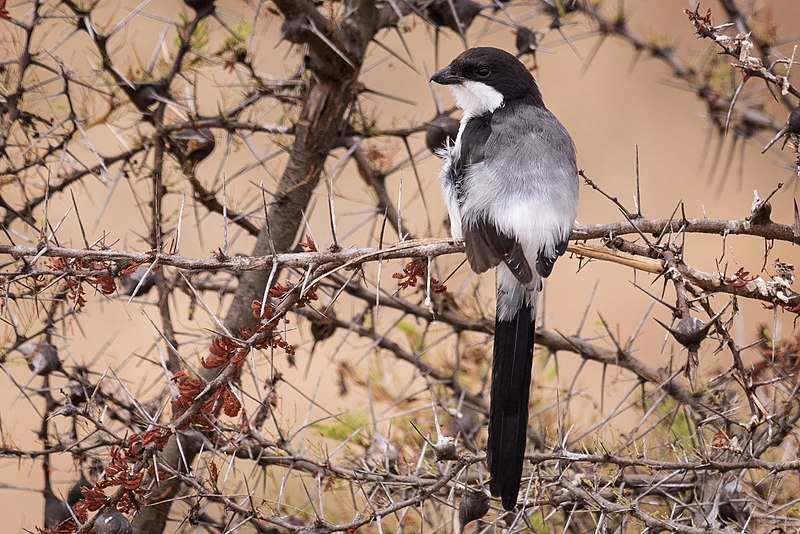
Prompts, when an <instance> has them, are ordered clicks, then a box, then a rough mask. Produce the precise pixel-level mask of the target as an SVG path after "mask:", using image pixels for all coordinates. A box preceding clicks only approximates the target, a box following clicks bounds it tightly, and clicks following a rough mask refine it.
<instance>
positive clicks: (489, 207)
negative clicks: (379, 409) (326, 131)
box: [431, 47, 578, 510]
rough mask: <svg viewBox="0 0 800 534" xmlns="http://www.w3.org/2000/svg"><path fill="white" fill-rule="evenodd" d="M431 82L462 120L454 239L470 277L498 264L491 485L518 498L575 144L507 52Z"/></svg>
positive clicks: (446, 188)
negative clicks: (537, 346)
mask: <svg viewBox="0 0 800 534" xmlns="http://www.w3.org/2000/svg"><path fill="white" fill-rule="evenodd" d="M431 81H433V82H435V83H438V84H441V85H446V86H449V88H450V89H451V91H452V93H453V96H454V97H455V101H456V105H457V106H458V107H459V108H460V109H461V110H463V116H462V119H461V124H460V127H459V131H458V135H457V137H456V140H455V143H453V144H452V145H451V146H448V147H446V148H445V149H444V152H443V165H442V169H441V171H440V174H439V178H440V181H441V186H442V194H443V197H444V200H445V204H446V205H447V211H448V215H449V217H450V229H451V233H452V236H453V238H454V239H462V238H463V240H464V245H465V250H466V257H467V261H468V262H469V265H470V267H471V268H472V270H473V271H474V272H476V273H483V272H485V271H487V270H489V269H491V268H496V301H497V302H496V314H495V330H494V348H493V356H492V378H491V386H490V402H489V405H490V407H489V438H488V442H487V452H486V458H487V464H488V467H489V474H490V480H489V490H490V492H491V493H492V495H493V496H494V497H500V499H501V501H502V504H503V508H505V509H506V510H512V509H514V508H515V506H516V504H517V498H518V494H519V488H520V483H521V479H522V468H523V461H524V455H525V447H526V443H527V427H528V403H529V398H530V383H531V368H532V365H533V344H534V332H535V328H536V326H535V320H536V302H537V298H538V294H539V292H540V291H541V289H542V279H543V278H547V277H548V276H549V275H550V273H551V272H552V270H553V265H554V263H555V261H556V260H557V259H558V257H559V256H561V255H563V254H564V252H565V251H566V249H567V243H568V239H569V235H570V231H571V230H572V226H573V224H574V222H575V216H576V214H577V204H578V170H577V164H576V154H575V145H574V143H573V141H572V138H571V137H570V135H569V133H568V132H567V130H566V128H564V126H563V125H562V124H561V123H560V122H559V121H558V119H557V118H556V117H555V116H554V115H553V114H552V113H551V112H550V111H549V110H548V109H547V108H546V107H545V104H544V101H543V100H542V95H541V92H540V91H539V87H538V86H537V84H536V81H535V80H534V78H533V76H532V75H531V73H530V72H529V71H528V69H526V68H525V66H524V65H523V64H522V63H521V62H520V61H519V60H518V59H517V58H515V57H514V56H513V55H512V54H510V53H508V52H506V51H504V50H501V49H498V48H489V47H478V48H470V49H468V50H466V51H464V52H462V53H461V54H460V55H459V56H458V57H456V58H455V59H454V60H453V61H452V62H451V63H450V64H449V65H448V66H446V67H444V68H442V69H441V70H439V71H437V72H436V73H434V74H433V76H431Z"/></svg>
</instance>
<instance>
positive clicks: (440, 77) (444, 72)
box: [430, 65, 464, 85]
mask: <svg viewBox="0 0 800 534" xmlns="http://www.w3.org/2000/svg"><path fill="white" fill-rule="evenodd" d="M430 81H432V82H436V83H438V84H441V85H453V84H456V83H461V82H463V81H464V80H463V78H461V76H459V75H458V74H456V73H454V72H453V69H452V68H450V65H448V66H446V67H445V68H443V69H440V70H437V71H436V72H434V73H433V76H431V80H430Z"/></svg>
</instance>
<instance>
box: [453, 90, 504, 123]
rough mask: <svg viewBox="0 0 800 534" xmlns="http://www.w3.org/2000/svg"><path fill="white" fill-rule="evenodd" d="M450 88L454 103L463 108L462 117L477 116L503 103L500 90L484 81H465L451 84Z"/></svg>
mask: <svg viewBox="0 0 800 534" xmlns="http://www.w3.org/2000/svg"><path fill="white" fill-rule="evenodd" d="M450 90H451V91H452V92H453V96H454V97H455V99H456V105H457V106H458V107H459V108H461V109H463V110H464V117H478V116H480V115H483V114H484V113H487V112H491V111H494V110H496V109H497V108H499V107H500V106H502V105H503V95H502V94H501V93H500V91H498V90H497V89H495V88H494V87H491V86H489V85H486V84H485V83H481V82H475V81H466V82H464V83H461V84H457V85H451V86H450Z"/></svg>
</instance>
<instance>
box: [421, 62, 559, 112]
mask: <svg viewBox="0 0 800 534" xmlns="http://www.w3.org/2000/svg"><path fill="white" fill-rule="evenodd" d="M431 81H434V82H436V83H439V84H442V85H449V86H450V87H451V89H452V90H453V94H454V95H455V97H456V103H457V104H458V107H460V108H461V109H463V110H464V111H465V112H466V113H467V114H468V115H472V116H475V115H480V114H482V113H485V112H486V111H493V110H494V109H496V108H498V107H500V106H503V105H507V104H509V103H511V102H519V103H527V104H530V105H534V106H544V103H543V102H542V95H541V93H540V92H539V87H538V86H537V85H536V82H535V81H534V79H533V76H532V75H531V73H530V72H528V69H526V68H525V65H523V64H522V63H521V62H520V61H519V60H518V59H517V58H515V57H514V56H513V55H511V54H509V53H508V52H506V51H505V50H500V49H499V48H488V47H481V48H470V49H469V50H467V51H465V52H463V53H462V54H461V55H459V56H458V57H457V58H455V59H454V60H453V61H452V63H450V65H448V66H446V67H445V68H443V69H441V70H439V71H438V72H436V73H435V74H434V75H433V76H431Z"/></svg>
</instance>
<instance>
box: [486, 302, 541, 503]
mask: <svg viewBox="0 0 800 534" xmlns="http://www.w3.org/2000/svg"><path fill="white" fill-rule="evenodd" d="M535 319H536V317H535V316H533V317H532V316H531V308H529V307H528V305H527V304H525V303H523V304H522V307H521V308H520V309H519V310H518V311H517V313H516V315H514V317H513V318H512V319H511V320H510V321H501V320H496V321H495V323H494V324H495V327H494V359H493V360H492V388H491V397H490V399H491V400H490V406H489V443H488V445H487V451H486V457H487V461H488V464H489V473H490V475H491V477H492V479H491V482H490V483H489V489H490V490H491V492H492V495H494V496H495V497H501V498H502V501H503V508H505V509H506V510H511V509H513V508H514V507H515V506H516V504H517V494H518V493H519V485H520V479H521V478H522V464H523V460H524V456H525V444H526V441H527V432H526V431H527V428H528V398H529V396H530V385H531V367H532V365H533V334H534V330H535V324H534V321H535Z"/></svg>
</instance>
